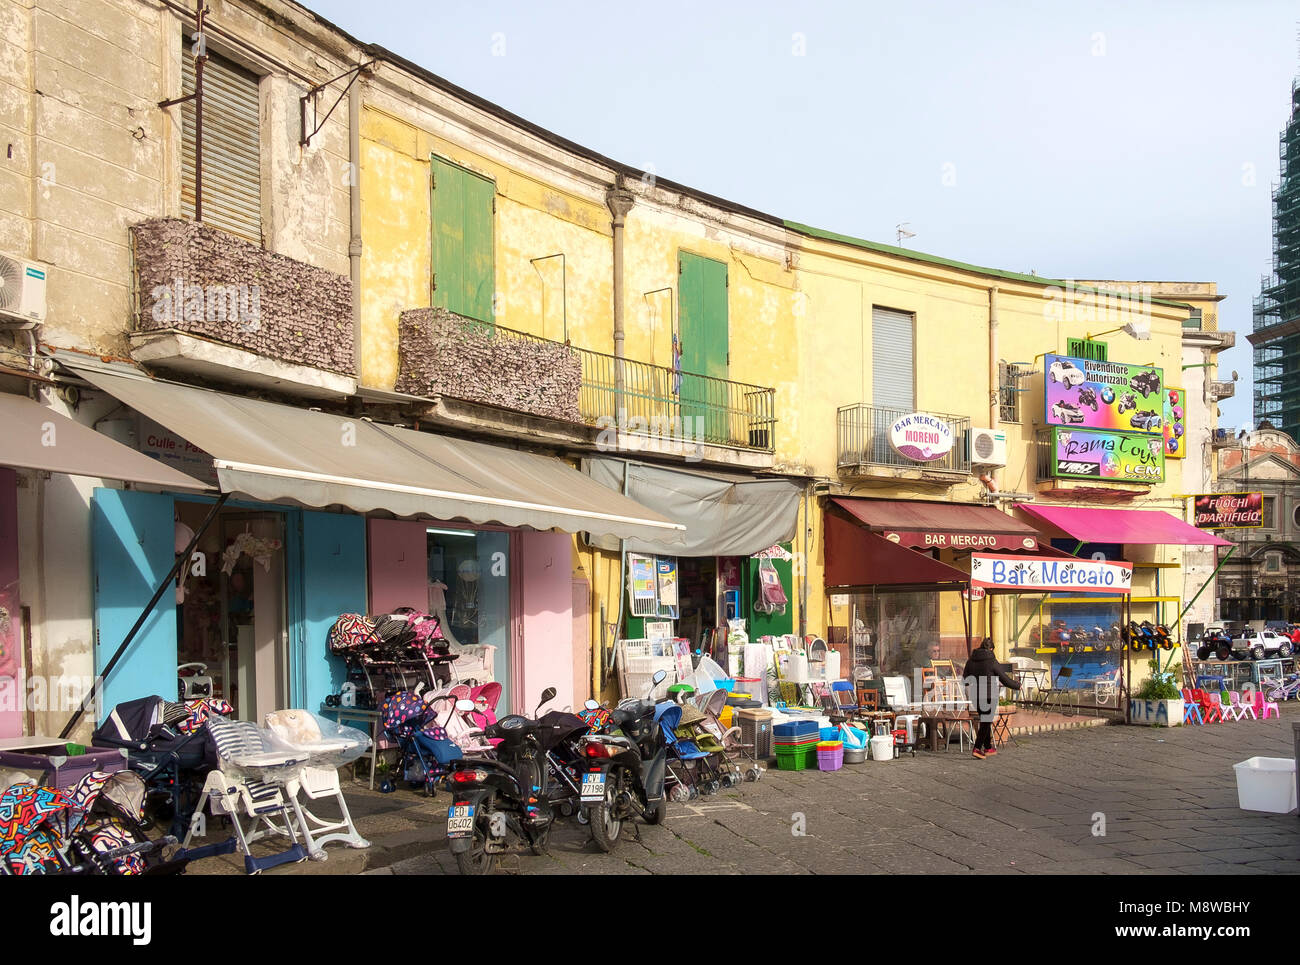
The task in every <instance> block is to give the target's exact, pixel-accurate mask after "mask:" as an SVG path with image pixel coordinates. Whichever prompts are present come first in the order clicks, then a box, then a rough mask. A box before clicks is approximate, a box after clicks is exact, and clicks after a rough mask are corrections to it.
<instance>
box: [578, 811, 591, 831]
mask: <svg viewBox="0 0 1300 965" xmlns="http://www.w3.org/2000/svg"><path fill="white" fill-rule="evenodd" d="M590 822H591V815H590V814H589V813H588V812H587V809H586V808H578V823H579V824H581V825H583V826H584V827H585V826H586V825H587V824H589V823H590Z"/></svg>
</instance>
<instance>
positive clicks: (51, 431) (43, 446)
mask: <svg viewBox="0 0 1300 965" xmlns="http://www.w3.org/2000/svg"><path fill="white" fill-rule="evenodd" d="M0 426H3V427H4V430H3V435H2V436H0V466H12V467H14V468H15V469H45V470H48V471H49V472H66V473H68V474H70V475H73V476H95V477H99V478H101V479H121V480H123V481H124V482H132V483H144V484H146V485H149V486H161V487H163V488H165V489H210V488H211V487H210V486H208V485H207V484H206V483H202V482H199V481H198V480H197V479H194V478H193V477H191V476H187V475H185V474H184V473H183V472H178V471H177V470H175V469H173V468H172V467H171V466H166V465H163V463H161V462H159V461H158V460H157V459H151V458H150V457H149V456H146V455H145V454H144V453H140V452H136V451H135V450H134V449H131V448H129V447H127V446H124V445H122V443H120V442H115V441H114V440H112V439H110V438H109V437H108V436H105V435H101V434H100V433H98V432H96V431H95V430H94V429H92V428H91V427H90V426H83V425H82V424H81V423H80V422H74V421H73V420H72V419H69V418H68V417H67V416H62V415H59V414H58V413H57V412H54V411H53V410H51V409H47V408H46V407H45V406H43V405H40V404H39V403H37V402H33V401H32V400H31V399H28V398H26V397H24V396H21V395H11V394H9V393H7V392H0Z"/></svg>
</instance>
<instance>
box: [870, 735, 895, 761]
mask: <svg viewBox="0 0 1300 965" xmlns="http://www.w3.org/2000/svg"><path fill="white" fill-rule="evenodd" d="M871 759H872V760H873V761H892V760H893V759H894V738H892V737H873V738H871Z"/></svg>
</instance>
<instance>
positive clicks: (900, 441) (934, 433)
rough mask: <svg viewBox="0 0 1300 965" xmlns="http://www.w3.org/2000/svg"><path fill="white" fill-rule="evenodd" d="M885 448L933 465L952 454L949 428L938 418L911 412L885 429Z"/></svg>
mask: <svg viewBox="0 0 1300 965" xmlns="http://www.w3.org/2000/svg"><path fill="white" fill-rule="evenodd" d="M889 444H890V445H891V446H893V447H894V451H895V452H897V453H898V454H899V455H900V456H905V457H907V458H908V459H911V460H913V461H915V462H934V461H935V460H936V459H942V458H943V457H944V456H946V455H948V453H949V452H951V451H952V445H953V432H952V425H951V424H950V423H948V422H946V421H944V420H943V419H940V418H939V417H938V416H934V415H928V414H926V413H924V412H913V413H911V414H910V415H905V416H903V417H902V418H901V419H898V420H897V421H896V422H895V423H894V424H893V425H892V426H890V429H889Z"/></svg>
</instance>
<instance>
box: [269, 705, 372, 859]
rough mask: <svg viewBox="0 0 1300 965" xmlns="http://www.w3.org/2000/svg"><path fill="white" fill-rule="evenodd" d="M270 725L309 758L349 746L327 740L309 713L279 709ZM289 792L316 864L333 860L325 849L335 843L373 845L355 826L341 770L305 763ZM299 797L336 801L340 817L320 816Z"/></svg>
mask: <svg viewBox="0 0 1300 965" xmlns="http://www.w3.org/2000/svg"><path fill="white" fill-rule="evenodd" d="M266 726H267V729H268V730H270V731H271V733H273V734H275V736H276V737H278V738H279V739H280V740H282V741H283V742H284V743H285V744H287V745H289V746H290V747H292V748H293V749H294V750H295V751H300V752H302V753H303V754H306V755H311V754H327V753H329V752H330V751H331V750H341V749H343V748H344V747H346V746H347V743H346V742H343V741H337V742H333V743H331V742H329V741H327V740H325V738H324V737H323V736H322V735H321V732H320V725H318V724H317V723H316V720H315V718H314V717H312V715H311V714H309V713H308V712H307V711H305V710H277V711H275V712H274V713H271V714H267V715H266ZM352 746H353V747H355V746H356V745H355V744H353V745H352ZM285 790H286V792H287V794H288V798H289V804H290V805H291V806H292V807H293V812H294V815H295V816H296V817H297V819H298V830H300V831H301V832H302V836H303V837H304V838H306V839H307V853H308V856H309V857H310V858H311V859H312V860H313V861H324V860H325V859H326V858H327V857H329V856H328V855H327V854H326V853H325V850H324V846H325V845H326V844H329V843H330V842H331V841H342V842H343V843H345V844H346V845H347V846H348V847H349V848H368V847H370V842H369V841H367V840H366V839H365V838H363V837H362V836H361V833H360V832H359V831H357V828H356V825H355V824H353V823H352V815H351V814H350V813H349V812H348V803H347V801H345V800H344V798H343V788H342V787H340V786H339V772H338V769H337V768H333V767H309V766H307V765H305V764H304V765H303V766H301V767H299V768H298V769H297V770H296V771H294V772H293V776H292V777H290V778H289V779H288V780H287V781H286V782H285ZM299 794H302V795H304V796H305V797H306V798H307V799H308V800H310V801H320V800H325V799H327V798H334V800H335V802H336V803H337V804H338V808H339V813H340V817H339V818H338V819H336V820H335V819H323V818H319V817H317V816H316V815H315V814H313V813H312V812H311V811H309V810H308V809H307V808H306V807H304V806H303V805H302V804H301V803H300V802H299V801H298V795H299Z"/></svg>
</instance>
